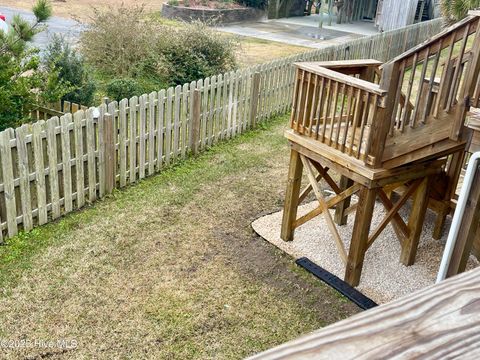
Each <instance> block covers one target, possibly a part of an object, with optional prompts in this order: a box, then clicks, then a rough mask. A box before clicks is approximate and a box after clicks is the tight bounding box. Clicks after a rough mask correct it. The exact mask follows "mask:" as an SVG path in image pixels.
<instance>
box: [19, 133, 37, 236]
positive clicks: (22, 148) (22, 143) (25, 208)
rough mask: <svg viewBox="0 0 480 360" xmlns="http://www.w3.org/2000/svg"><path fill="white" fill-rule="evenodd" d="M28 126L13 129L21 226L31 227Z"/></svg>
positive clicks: (29, 228) (27, 228) (26, 228)
mask: <svg viewBox="0 0 480 360" xmlns="http://www.w3.org/2000/svg"><path fill="white" fill-rule="evenodd" d="M28 132H29V131H28V126H27V125H22V126H20V127H19V128H17V130H16V131H15V135H16V140H17V158H18V174H19V180H20V205H21V209H22V214H23V220H22V222H23V227H24V229H25V230H31V229H32V227H33V218H32V201H31V197H30V171H29V165H28V153H27V141H26V137H27V134H28Z"/></svg>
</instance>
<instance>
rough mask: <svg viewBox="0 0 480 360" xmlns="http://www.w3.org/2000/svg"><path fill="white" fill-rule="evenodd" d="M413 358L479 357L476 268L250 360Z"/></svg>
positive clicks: (479, 305) (479, 292) (479, 284)
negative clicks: (420, 356)
mask: <svg viewBox="0 0 480 360" xmlns="http://www.w3.org/2000/svg"><path fill="white" fill-rule="evenodd" d="M392 281H395V279H392ZM286 325H287V324H286ZM419 355H424V356H426V357H428V358H436V359H442V358H448V357H456V358H469V359H470V358H472V359H475V358H476V359H479V358H480V268H477V269H474V270H471V271H469V272H466V273H463V274H460V275H457V276H455V277H452V278H450V279H447V280H445V281H443V282H441V283H440V284H437V285H432V286H429V287H427V288H425V289H422V290H420V291H417V292H415V293H413V294H410V295H408V296H405V297H403V298H401V299H398V300H395V301H392V302H390V303H387V304H384V305H381V306H378V307H376V308H374V309H371V310H367V311H364V312H362V313H360V314H357V315H355V316H352V317H350V318H348V319H345V320H342V321H339V322H338V323H335V324H332V325H330V326H327V327H325V328H323V329H320V330H317V331H315V332H313V333H311V334H308V335H306V336H303V337H300V338H298V339H296V340H293V341H290V342H288V343H285V344H283V345H280V346H278V347H275V348H273V349H270V350H267V351H265V352H263V353H261V354H258V355H256V356H253V357H251V358H250V359H262V360H267V359H328V360H331V359H380V358H382V359H391V358H402V359H413V358H417V357H418V356H419Z"/></svg>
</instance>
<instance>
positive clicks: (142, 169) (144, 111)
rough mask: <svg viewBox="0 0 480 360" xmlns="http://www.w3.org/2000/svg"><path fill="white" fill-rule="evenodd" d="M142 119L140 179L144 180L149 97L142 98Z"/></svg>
mask: <svg viewBox="0 0 480 360" xmlns="http://www.w3.org/2000/svg"><path fill="white" fill-rule="evenodd" d="M139 114H140V118H139V122H138V129H139V131H138V134H139V140H138V142H139V145H138V151H139V156H138V178H139V179H143V178H144V177H145V145H146V140H147V138H146V133H145V127H146V126H147V95H142V96H140V110H139Z"/></svg>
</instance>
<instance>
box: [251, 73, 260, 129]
mask: <svg viewBox="0 0 480 360" xmlns="http://www.w3.org/2000/svg"><path fill="white" fill-rule="evenodd" d="M259 93H260V73H259V72H256V73H255V74H253V81H252V93H251V96H250V126H251V127H252V128H255V126H256V125H257V108H258V94H259Z"/></svg>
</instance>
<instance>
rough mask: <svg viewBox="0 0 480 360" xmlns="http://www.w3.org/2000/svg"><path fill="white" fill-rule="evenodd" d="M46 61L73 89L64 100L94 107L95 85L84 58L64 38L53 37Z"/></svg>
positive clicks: (46, 54) (47, 50)
mask: <svg viewBox="0 0 480 360" xmlns="http://www.w3.org/2000/svg"><path fill="white" fill-rule="evenodd" d="M44 61H45V63H46V64H47V66H50V67H52V68H54V69H56V70H57V71H58V76H59V79H60V80H62V81H63V82H65V83H66V84H69V85H70V86H71V87H72V90H71V91H70V92H68V93H67V94H65V95H64V96H63V97H62V100H67V101H71V102H74V103H77V104H82V105H85V106H90V105H93V98H94V94H95V90H96V86H95V83H94V82H93V80H92V78H91V76H90V75H89V72H88V70H87V69H86V67H85V63H84V60H83V58H82V57H81V56H80V54H78V53H77V52H76V51H75V50H73V49H72V48H71V46H70V44H69V43H68V41H67V40H66V39H65V38H64V37H63V36H59V35H54V36H53V39H52V42H51V43H50V44H49V45H48V47H47V49H46V53H45V57H44Z"/></svg>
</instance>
